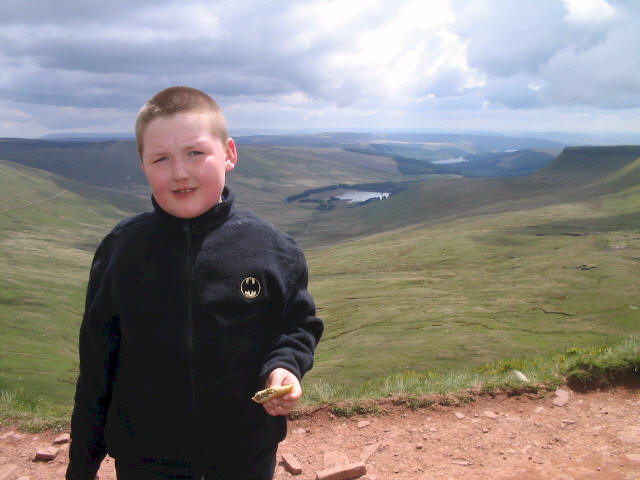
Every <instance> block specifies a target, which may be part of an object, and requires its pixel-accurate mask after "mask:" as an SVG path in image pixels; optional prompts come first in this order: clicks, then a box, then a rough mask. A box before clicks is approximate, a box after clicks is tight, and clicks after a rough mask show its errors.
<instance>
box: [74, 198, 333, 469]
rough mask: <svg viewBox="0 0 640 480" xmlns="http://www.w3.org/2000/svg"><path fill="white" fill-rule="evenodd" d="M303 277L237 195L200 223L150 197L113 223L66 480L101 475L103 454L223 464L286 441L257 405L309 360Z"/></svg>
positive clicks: (95, 274)
mask: <svg viewBox="0 0 640 480" xmlns="http://www.w3.org/2000/svg"><path fill="white" fill-rule="evenodd" d="M307 275H308V273H307V266H306V262H305V259H304V256H303V253H302V251H301V250H300V248H299V247H298V246H297V245H296V244H295V242H294V241H293V240H292V239H291V238H289V237H287V236H285V235H284V234H282V233H280V232H279V231H277V230H276V229H275V228H274V227H273V226H271V225H270V224H268V223H267V222H265V221H263V220H261V219H259V218H258V217H256V216H255V215H253V214H252V213H249V212H243V211H240V210H236V208H235V206H234V204H233V194H232V193H231V191H230V190H229V189H228V188H225V190H224V192H223V199H222V202H221V203H219V204H217V205H216V206H214V207H213V208H212V209H211V210H210V211H208V212H207V213H205V214H203V215H201V216H200V217H197V218H193V219H186V220H185V219H180V218H177V217H174V216H172V215H170V214H168V213H166V212H164V211H163V210H162V209H161V208H160V207H159V206H158V205H157V203H156V202H155V200H154V211H152V212H147V213H144V214H141V215H137V216H135V217H132V218H130V219H128V220H125V221H123V222H121V223H120V224H119V225H117V226H116V227H115V228H114V229H113V230H112V231H111V233H109V234H108V235H107V236H106V237H105V238H104V240H103V241H102V243H101V244H100V246H99V247H98V249H97V251H96V254H95V257H94V260H93V264H92V266H91V273H90V278H89V284H88V288H87V297H86V307H85V313H84V317H83V321H82V326H81V328H80V375H79V377H78V383H77V387H76V396H75V407H74V411H73V416H72V429H71V436H72V439H71V447H70V452H69V456H70V459H69V467H68V470H67V476H66V478H67V479H69V480H71V479H93V478H95V474H96V471H97V469H98V467H99V465H100V462H101V461H102V459H103V458H104V456H105V453H109V454H110V455H111V456H113V457H116V458H123V459H127V460H134V461H135V460H136V459H145V458H153V459H159V460H169V461H181V462H200V461H208V462H212V461H213V462H215V455H214V456H212V454H211V452H218V455H225V454H237V452H238V451H251V450H253V449H255V448H260V447H263V446H266V445H270V444H271V445H275V444H277V442H279V441H280V440H282V439H283V438H284V437H285V435H286V420H285V418H284V417H271V416H269V415H268V414H267V413H266V412H265V411H264V409H263V408H262V407H261V406H260V405H258V404H256V403H254V402H253V401H252V400H251V395H252V393H253V392H255V391H256V390H259V389H262V388H264V384H265V381H266V378H267V376H268V375H269V373H270V372H271V371H272V370H273V369H274V368H277V367H283V368H286V369H287V370H289V371H291V372H293V373H294V374H295V375H297V376H298V378H302V376H303V375H304V374H305V373H306V372H307V371H308V370H309V369H310V368H311V366H312V364H313V352H314V349H315V346H316V344H317V342H318V340H319V339H320V336H321V335H322V330H323V324H322V321H321V320H320V319H319V318H317V317H316V316H315V305H314V303H313V300H312V298H311V296H310V295H309V293H308V291H307ZM225 452H228V453H225ZM232 452H233V453H232Z"/></svg>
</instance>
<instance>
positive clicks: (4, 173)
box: [0, 161, 129, 403]
mask: <svg viewBox="0 0 640 480" xmlns="http://www.w3.org/2000/svg"><path fill="white" fill-rule="evenodd" d="M0 178H1V179H2V188H1V189H0V258H2V261H0V339H1V341H0V390H6V389H11V388H12V387H13V386H15V385H21V386H24V387H26V388H28V389H31V390H33V391H35V392H39V393H42V394H45V395H46V396H47V397H49V398H52V399H55V400H57V401H61V402H65V403H68V402H69V401H70V398H71V397H70V395H71V394H72V391H73V386H74V384H75V377H76V375H77V368H76V364H77V335H78V326H79V323H80V318H81V315H82V308H83V301H84V290H85V285H86V281H87V275H88V272H89V264H90V262H91V257H92V256H93V250H94V249H95V246H96V245H97V243H98V242H99V240H100V239H101V238H102V236H104V234H105V233H106V232H107V231H108V230H109V229H110V228H111V227H112V226H113V225H114V223H115V222H116V221H118V220H119V219H121V218H122V217H123V216H125V215H128V214H129V212H126V211H123V210H120V209H118V208H116V207H114V206H112V205H110V204H108V203H106V202H100V201H98V200H91V198H90V196H85V195H86V194H87V193H88V189H89V187H87V186H83V187H82V189H83V191H84V194H85V195H79V194H78V193H75V192H74V191H73V190H71V189H70V188H68V186H67V187H65V186H64V184H67V185H68V184H69V183H70V182H68V181H67V180H66V179H62V178H59V177H56V176H54V175H52V174H49V173H46V172H43V171H41V170H35V169H31V168H28V167H22V166H19V165H16V164H13V163H9V162H5V161H0ZM93 193H94V195H93V196H95V197H96V198H102V199H104V195H105V193H104V192H102V191H98V190H96V191H94V192H93Z"/></svg>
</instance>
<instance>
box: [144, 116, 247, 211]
mask: <svg viewBox="0 0 640 480" xmlns="http://www.w3.org/2000/svg"><path fill="white" fill-rule="evenodd" d="M142 145H143V150H142V170H143V172H144V174H145V176H146V177H147V180H148V181H149V185H150V186H151V191H152V192H153V196H154V198H155V199H156V201H157V202H158V204H159V205H160V206H161V207H162V209H163V210H164V211H166V212H167V213H170V214H171V215H174V216H176V217H180V218H194V217H197V216H199V215H202V214H203V213H205V212H206V211H207V210H209V209H210V208H211V207H213V206H214V205H215V204H217V203H219V202H220V196H221V195H222V189H223V188H224V182H225V174H226V172H229V171H231V170H233V168H234V167H235V165H236V162H237V160H238V155H237V152H236V146H235V144H234V142H233V140H232V139H228V140H227V142H226V144H223V142H222V141H221V140H220V139H219V138H217V137H215V136H213V135H212V133H211V128H210V122H209V121H208V117H207V115H206V114H203V113H196V112H181V113H176V114H174V115H171V116H168V117H157V118H155V119H153V120H152V121H151V122H150V123H149V125H147V128H146V129H145V131H144V133H143V137H142Z"/></svg>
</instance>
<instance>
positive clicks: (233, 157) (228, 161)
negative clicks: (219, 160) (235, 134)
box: [224, 138, 238, 172]
mask: <svg viewBox="0 0 640 480" xmlns="http://www.w3.org/2000/svg"><path fill="white" fill-rule="evenodd" d="M224 153H225V157H226V158H225V162H224V167H225V170H226V171H227V172H230V171H231V170H233V169H234V168H235V167H236V164H237V163H238V151H237V150H236V143H235V142H234V141H233V138H229V139H228V140H227V148H226V149H225V152H224Z"/></svg>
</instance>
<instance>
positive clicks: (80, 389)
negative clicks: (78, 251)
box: [66, 237, 120, 480]
mask: <svg viewBox="0 0 640 480" xmlns="http://www.w3.org/2000/svg"><path fill="white" fill-rule="evenodd" d="M107 240H108V237H107V238H105V240H103V242H102V244H101V245H100V246H99V247H98V249H97V251H96V254H95V256H94V259H93V263H92V266H91V273H90V276H89V284H88V287H87V297H86V304H85V312H84V316H83V319H82V324H81V327H80V342H79V354H80V374H79V376H78V381H77V384H76V394H75V405H74V409H73V414H72V417H71V446H70V449H69V465H68V467H67V474H66V479H67V480H85V479H86V480H89V479H90V480H93V479H94V478H95V476H96V472H97V471H98V468H99V467H100V463H101V462H102V459H103V458H104V457H105V455H106V448H105V442H104V426H105V422H106V418H107V410H108V408H109V403H110V401H111V388H112V382H113V378H114V374H115V371H116V369H117V364H118V350H119V345H120V328H119V316H118V314H117V311H116V308H115V303H114V302H113V300H112V298H111V293H110V292H111V288H110V278H109V269H108V264H109V254H108V250H109V249H108V246H107V244H108V241H107Z"/></svg>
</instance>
